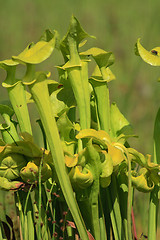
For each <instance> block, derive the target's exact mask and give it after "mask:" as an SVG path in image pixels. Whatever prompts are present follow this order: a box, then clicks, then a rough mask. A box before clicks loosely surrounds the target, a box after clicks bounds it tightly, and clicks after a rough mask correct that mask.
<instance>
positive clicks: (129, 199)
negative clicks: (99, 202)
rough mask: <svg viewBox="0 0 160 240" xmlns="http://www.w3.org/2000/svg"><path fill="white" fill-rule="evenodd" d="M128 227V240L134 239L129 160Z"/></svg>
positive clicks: (129, 166) (129, 164)
mask: <svg viewBox="0 0 160 240" xmlns="http://www.w3.org/2000/svg"><path fill="white" fill-rule="evenodd" d="M127 206H128V208H127V226H128V238H129V239H132V224H131V212H132V181H131V162H130V160H129V159H128V203H127Z"/></svg>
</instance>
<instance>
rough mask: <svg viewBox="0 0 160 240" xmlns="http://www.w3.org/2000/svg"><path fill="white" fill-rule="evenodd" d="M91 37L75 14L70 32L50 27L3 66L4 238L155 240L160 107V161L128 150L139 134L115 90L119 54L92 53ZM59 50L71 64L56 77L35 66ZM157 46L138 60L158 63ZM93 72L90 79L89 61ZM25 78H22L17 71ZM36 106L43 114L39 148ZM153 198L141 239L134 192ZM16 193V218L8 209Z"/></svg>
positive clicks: (0, 188)
mask: <svg viewBox="0 0 160 240" xmlns="http://www.w3.org/2000/svg"><path fill="white" fill-rule="evenodd" d="M86 38H93V36H91V35H89V34H88V33H86V32H85V31H84V30H83V28H82V27H81V25H80V23H79V22H78V20H77V19H76V18H75V17H74V16H72V17H71V21H70V25H69V29H68V31H67V33H66V35H65V36H64V37H63V38H62V40H60V37H59V34H58V32H57V31H54V32H51V31H50V30H46V31H45V32H44V34H43V35H42V36H41V38H40V40H39V41H38V42H37V43H31V44H29V45H28V46H27V47H26V48H25V49H24V51H23V52H21V53H20V54H19V55H18V56H12V57H11V59H7V60H3V61H0V67H1V68H3V69H4V70H5V71H6V73H7V75H6V79H5V80H4V81H3V82H2V87H4V88H6V89H7V91H8V96H9V100H8V101H5V103H4V102H1V103H0V114H1V119H3V120H4V121H3V122H2V123H1V124H0V131H1V139H0V202H1V204H0V213H1V214H0V239H10V240H12V239H21V240H35V239H37V240H41V239H43V240H56V239H66V240H67V239H68V240H71V239H73V240H74V239H77V240H78V239H81V240H89V239H90V240H91V239H92V240H94V239H95V240H111V239H115V240H132V239H137V240H138V239H145V238H147V237H148V239H149V240H156V230H157V209H158V199H159V198H158V193H159V185H160V147H159V141H160V111H158V114H157V117H156V120H155V129H154V156H153V157H152V156H151V155H150V154H146V155H143V154H142V153H140V152H138V151H137V150H136V149H134V148H132V147H131V146H130V145H129V142H128V139H129V138H131V137H136V135H135V134H134V132H133V128H132V126H131V124H130V123H129V122H128V120H127V119H126V118H125V117H124V116H123V114H122V113H121V111H120V110H119V108H118V106H117V104H116V103H115V102H113V103H111V102H110V96H109V85H110V81H112V80H114V79H115V75H114V74H113V73H112V71H111V69H110V68H111V66H112V64H114V61H115V58H114V54H113V53H112V52H110V51H105V50H103V49H100V48H97V47H93V48H90V49H86V50H83V51H82V50H81V49H82V47H83V49H84V48H85V43H86ZM55 49H57V50H58V51H59V52H61V54H62V55H63V59H64V62H62V64H61V65H59V66H56V68H57V71H58V80H57V81H55V80H52V76H51V73H50V72H48V71H38V72H37V71H36V65H37V64H40V63H41V62H43V61H45V60H46V59H48V58H49V57H50V55H51V54H52V53H53V51H54V50H55ZM159 49H160V48H155V49H153V50H151V51H150V52H148V51H147V50H145V49H144V48H143V47H142V45H141V44H140V40H138V41H137V44H136V54H137V55H140V56H141V57H142V59H143V60H144V61H145V62H147V63H149V64H151V65H155V66H160V58H159V52H160V51H159ZM91 61H93V62H94V64H95V68H94V70H93V73H92V74H91V75H89V71H88V68H89V64H90V62H91ZM21 64H22V65H23V66H24V67H25V68H26V72H25V74H24V77H23V78H22V79H17V78H16V75H17V74H16V73H17V71H18V68H17V66H18V65H21ZM28 104H33V105H35V106H36V107H37V110H38V113H39V119H37V124H39V131H40V134H39V137H42V139H43V140H42V141H41V142H43V145H41V146H38V145H37V144H36V143H35V142H34V139H35V136H34V134H33V132H34V131H32V124H31V122H32V121H31V118H30V114H29V110H28ZM135 189H137V190H138V191H141V192H144V193H145V192H150V196H151V197H150V202H149V221H148V222H149V224H148V233H146V235H141V236H137V233H136V227H135V219H134V191H135ZM8 191H9V192H12V194H13V196H14V197H13V205H14V207H15V210H16V211H15V212H16V214H15V216H14V219H13V217H12V216H8V214H7V212H6V207H5V196H6V194H7V192H8Z"/></svg>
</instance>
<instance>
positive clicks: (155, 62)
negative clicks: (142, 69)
mask: <svg viewBox="0 0 160 240" xmlns="http://www.w3.org/2000/svg"><path fill="white" fill-rule="evenodd" d="M137 50H138V53H139V55H140V56H141V58H142V59H143V60H144V61H145V62H146V63H148V64H150V65H152V66H160V47H156V48H153V49H152V50H151V51H147V50H146V49H145V48H144V47H143V46H142V45H141V43H140V38H139V39H138V40H137Z"/></svg>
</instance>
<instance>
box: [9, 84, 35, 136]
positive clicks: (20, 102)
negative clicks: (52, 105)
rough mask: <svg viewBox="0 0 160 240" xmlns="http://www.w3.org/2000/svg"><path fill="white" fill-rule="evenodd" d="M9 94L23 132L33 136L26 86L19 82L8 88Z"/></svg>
mask: <svg viewBox="0 0 160 240" xmlns="http://www.w3.org/2000/svg"><path fill="white" fill-rule="evenodd" d="M8 94H9V99H10V101H11V103H12V107H13V109H14V112H15V114H16V117H17V120H18V123H19V126H20V130H21V132H28V133H30V134H31V135H32V129H31V124H30V118H29V113H28V108H27V103H26V93H25V88H24V85H23V84H22V83H21V82H18V83H17V84H16V85H14V86H13V87H10V88H8Z"/></svg>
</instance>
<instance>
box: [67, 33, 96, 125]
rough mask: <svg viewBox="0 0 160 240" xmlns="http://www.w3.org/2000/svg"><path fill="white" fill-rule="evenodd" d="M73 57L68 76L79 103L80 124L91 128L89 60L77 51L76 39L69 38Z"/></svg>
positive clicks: (68, 68)
mask: <svg viewBox="0 0 160 240" xmlns="http://www.w3.org/2000/svg"><path fill="white" fill-rule="evenodd" d="M68 43H69V49H70V56H71V59H70V61H69V62H68V63H69V64H68V67H67V68H66V70H67V73H68V77H69V80H70V83H71V86H72V89H73V92H74V96H75V99H76V102H77V105H78V110H79V117H80V125H81V128H82V129H89V128H90V122H91V113H90V94H89V83H88V62H87V60H85V59H84V60H81V59H80V57H79V54H78V51H77V44H76V41H75V40H74V39H73V38H72V37H69V38H68Z"/></svg>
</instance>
